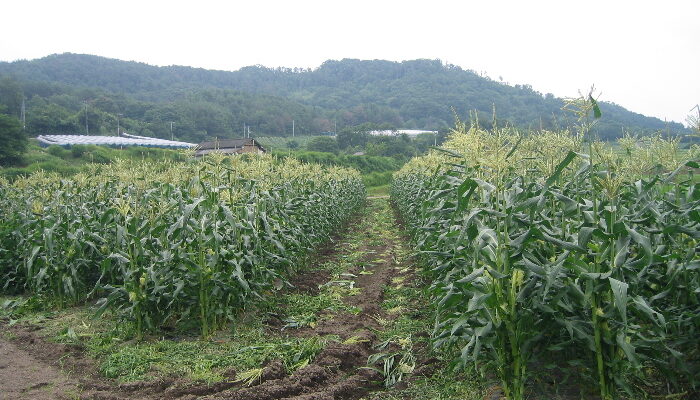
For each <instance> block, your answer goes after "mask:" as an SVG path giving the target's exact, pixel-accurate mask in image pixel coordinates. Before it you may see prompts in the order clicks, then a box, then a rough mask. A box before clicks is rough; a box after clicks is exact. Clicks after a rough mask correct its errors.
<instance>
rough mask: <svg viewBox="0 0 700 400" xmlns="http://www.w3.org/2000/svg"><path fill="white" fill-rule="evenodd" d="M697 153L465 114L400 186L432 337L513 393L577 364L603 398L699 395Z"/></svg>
mask: <svg viewBox="0 0 700 400" xmlns="http://www.w3.org/2000/svg"><path fill="white" fill-rule="evenodd" d="M693 151H694V152H697V149H692V150H691V151H690V152H689V151H681V150H680V149H679V148H678V142H676V141H673V140H664V139H659V138H652V139H647V140H645V141H634V140H632V139H631V138H626V139H625V140H623V142H622V143H621V145H620V146H619V147H617V148H611V147H610V146H607V145H603V144H600V143H584V142H583V140H582V138H581V137H580V136H577V135H573V134H570V133H568V132H559V133H554V132H544V133H541V134H532V135H522V134H521V133H519V132H517V131H515V130H511V129H496V130H494V131H491V132H486V131H484V130H481V129H479V128H478V127H467V126H465V125H458V126H457V128H456V129H455V132H454V133H453V135H452V137H451V140H449V141H448V142H447V143H446V144H445V145H444V147H443V149H442V151H434V152H433V153H431V154H429V155H427V156H424V157H422V158H418V159H414V160H413V161H411V162H410V163H409V164H407V165H406V166H405V167H404V168H403V169H402V170H401V171H399V172H398V173H397V174H395V176H394V182H393V184H392V189H391V196H392V201H393V202H394V204H395V206H396V207H397V209H398V210H399V212H400V213H401V215H402V217H403V219H404V221H405V222H406V226H407V229H408V230H409V232H410V234H411V236H412V239H413V241H414V244H415V246H416V248H417V250H418V253H419V255H420V257H421V258H422V261H423V263H424V265H425V266H426V272H427V274H428V275H429V276H430V277H431V278H432V282H433V283H432V287H431V290H432V293H433V296H434V300H435V301H436V302H437V304H438V306H437V315H436V325H435V330H434V343H435V345H436V346H437V347H439V348H443V349H445V350H446V351H452V352H454V353H453V354H454V355H455V357H456V358H457V359H458V360H460V361H461V362H462V363H464V364H468V365H475V366H476V367H477V368H479V369H486V370H488V371H491V372H493V373H494V374H495V375H496V376H498V377H499V378H500V380H501V382H502V387H503V390H504V392H505V394H506V397H507V398H508V399H516V400H520V399H524V398H527V397H528V395H529V394H528V393H530V392H529V388H531V386H532V385H531V383H532V382H534V381H540V382H543V381H550V382H551V381H555V380H557V379H564V378H566V375H567V373H568V374H569V375H570V376H574V378H573V379H574V380H575V381H579V383H582V385H581V386H582V387H583V389H581V390H583V391H584V394H583V395H585V396H589V395H590V394H591V393H590V392H586V390H591V391H593V392H594V393H597V395H599V396H600V398H602V399H604V400H610V399H616V398H619V397H620V396H625V395H627V396H631V397H633V398H636V396H637V395H638V394H639V391H640V390H642V391H645V390H646V391H651V392H657V393H658V392H661V394H663V395H669V394H670V395H678V396H680V395H686V396H690V397H688V398H691V397H692V396H693V394H692V393H695V394H697V390H698V385H699V384H700V184H699V183H698V179H697V172H698V167H699V165H698V163H697V162H696V161H683V159H684V158H687V157H691V158H692V157H694V156H695V157H697V154H695V155H694V154H692V152H693ZM581 377H583V382H580V381H581ZM654 383H656V385H654ZM652 386H653V387H652ZM586 388H588V389H586ZM586 393H588V395H586ZM593 397H596V396H593ZM674 398H675V397H674ZM678 398H681V397H678Z"/></svg>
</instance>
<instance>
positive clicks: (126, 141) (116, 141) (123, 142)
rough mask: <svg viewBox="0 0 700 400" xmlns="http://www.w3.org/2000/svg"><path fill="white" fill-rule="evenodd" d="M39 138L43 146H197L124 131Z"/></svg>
mask: <svg viewBox="0 0 700 400" xmlns="http://www.w3.org/2000/svg"><path fill="white" fill-rule="evenodd" d="M37 140H38V141H39V143H40V144H41V145H42V146H51V145H58V146H62V147H70V146H73V145H77V144H94V145H97V146H108V147H128V146H142V147H161V148H169V149H186V148H191V147H195V146H196V144H194V143H187V142H177V141H174V140H165V139H157V138H151V137H146V136H136V135H129V134H127V133H123V134H122V135H121V136H86V135H39V136H38V137H37Z"/></svg>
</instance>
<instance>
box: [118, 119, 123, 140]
mask: <svg viewBox="0 0 700 400" xmlns="http://www.w3.org/2000/svg"><path fill="white" fill-rule="evenodd" d="M122 115H123V114H117V136H121V135H120V134H119V117H121V116H122Z"/></svg>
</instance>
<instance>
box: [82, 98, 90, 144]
mask: <svg viewBox="0 0 700 400" xmlns="http://www.w3.org/2000/svg"><path fill="white" fill-rule="evenodd" d="M83 103H85V134H86V135H89V134H90V130H89V129H88V102H87V100H85V101H83Z"/></svg>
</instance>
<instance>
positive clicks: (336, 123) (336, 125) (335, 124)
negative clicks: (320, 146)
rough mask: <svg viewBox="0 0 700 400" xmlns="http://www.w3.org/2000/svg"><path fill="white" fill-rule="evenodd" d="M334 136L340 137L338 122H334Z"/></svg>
mask: <svg viewBox="0 0 700 400" xmlns="http://www.w3.org/2000/svg"><path fill="white" fill-rule="evenodd" d="M333 135H334V136H338V121H336V120H333Z"/></svg>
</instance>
